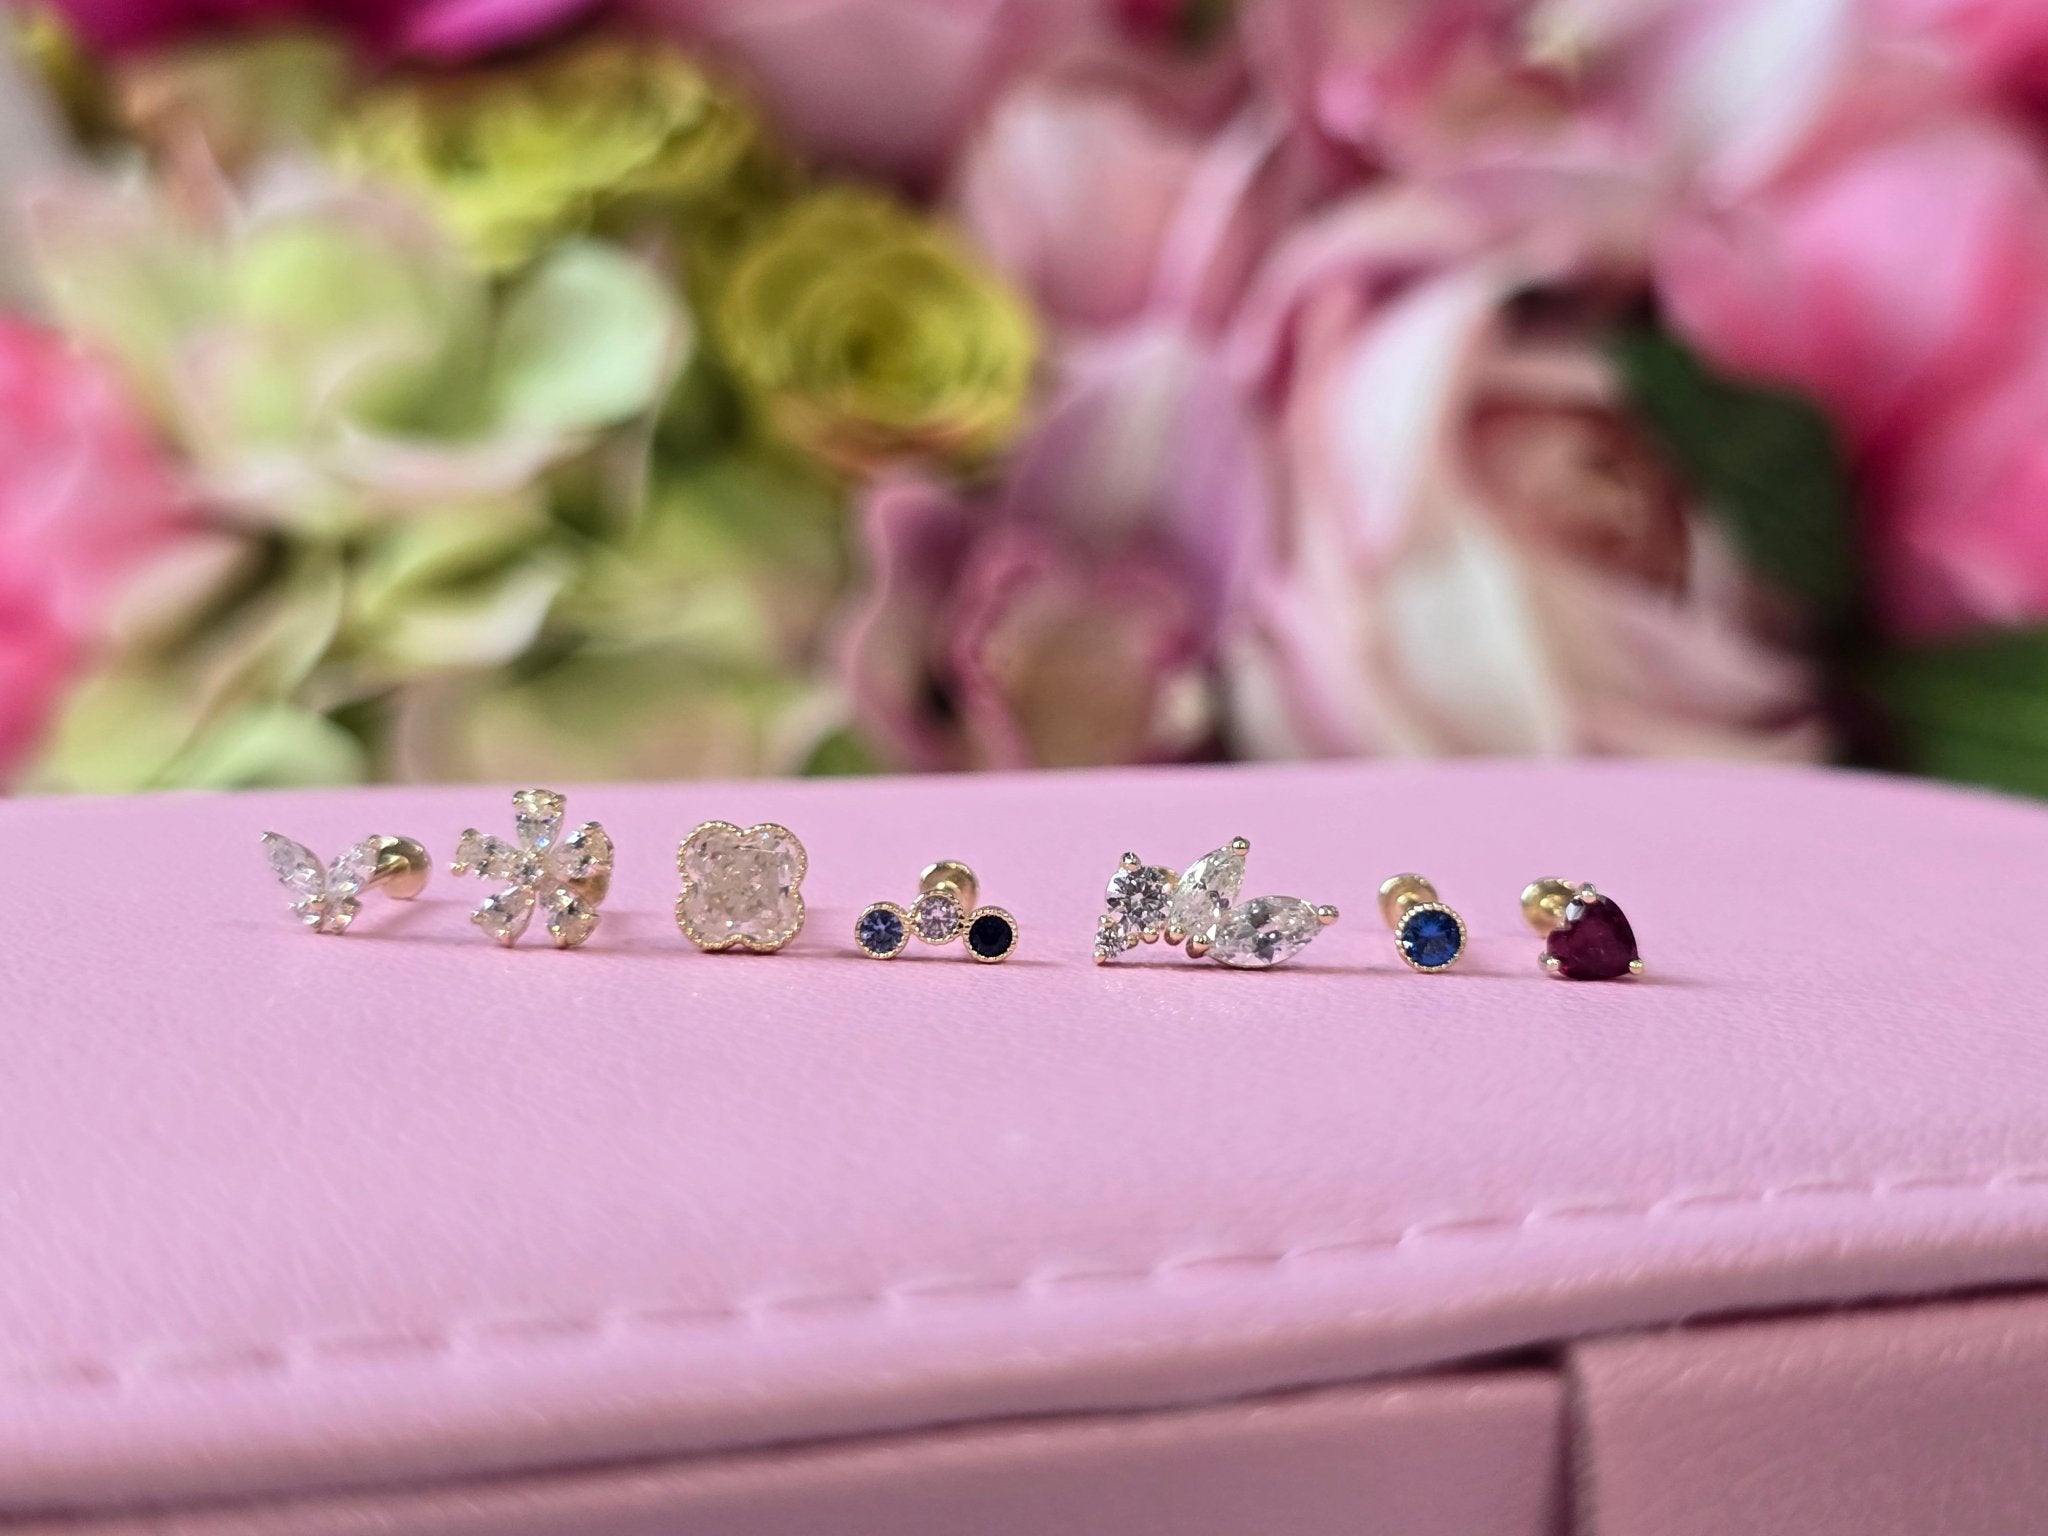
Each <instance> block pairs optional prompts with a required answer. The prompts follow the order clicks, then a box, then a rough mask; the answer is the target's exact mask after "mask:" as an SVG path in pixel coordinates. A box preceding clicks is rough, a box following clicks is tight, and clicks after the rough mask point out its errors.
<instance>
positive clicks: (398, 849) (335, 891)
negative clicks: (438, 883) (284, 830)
mask: <svg viewBox="0 0 2048 1536" xmlns="http://www.w3.org/2000/svg"><path fill="white" fill-rule="evenodd" d="M263 851H264V853H265V854H266V855H267V856H268V858H269V860H270V872H271V873H272V874H273V875H275V876H277V883H278V884H279V885H281V886H283V887H284V888H285V890H286V891H287V892H288V893H289V894H290V895H291V898H292V914H293V915H294V916H295V917H297V918H298V920H299V921H300V922H302V923H304V924H305V925H306V926H307V927H308V928H310V929H312V930H313V931H314V932H315V933H337V934H339V933H347V932H348V929H349V924H351V923H353V922H354V921H355V920H356V914H357V913H358V912H360V911H362V909H363V904H362V899H361V898H362V895H363V893H364V892H366V891H382V892H384V894H385V895H387V896H389V897H391V898H392V899H393V900H395V901H410V900H412V899H413V897H415V896H417V895H419V893H420V892H421V891H422V890H424V889H426V884H427V874H428V872H429V870H430V869H431V868H432V866H431V864H430V863H429V861H428V859H427V850H426V849H424V848H422V847H421V846H420V845H419V844H418V843H416V842H414V841H413V840H412V839H411V838H409V837H366V838H364V839H363V840H362V841H361V842H359V843H357V844H356V845H355V846H354V847H352V848H349V849H347V850H345V851H344V852H343V853H341V854H340V855H339V856H338V857H337V858H336V859H335V860H334V861H333V862H332V863H331V864H322V863H321V862H320V860H319V859H317V858H316V857H314V855H313V852H312V850H311V849H309V848H307V847H306V846H304V845H303V844H301V843H295V842H293V841H292V840H291V839H290V838H288V837H284V836H282V835H280V834H279V833H276V832H266V833H264V834H263Z"/></svg>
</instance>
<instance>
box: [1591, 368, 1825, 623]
mask: <svg viewBox="0 0 2048 1536" xmlns="http://www.w3.org/2000/svg"><path fill="white" fill-rule="evenodd" d="M1615 355H1616V360H1617V361H1618V362H1619V364H1620V366H1621V369H1622V375H1623V378H1624V380H1625V381H1626V384H1627V387H1628V392H1629V396H1630V398H1631V401H1632V403H1633V404H1634V406H1635V410H1636V413H1637V415H1638V416H1639V417H1640V418H1641V420H1642V421H1643V422H1644V423H1645V424H1646V425H1647V426H1648V427H1649V429H1650V431H1651V432H1652V434H1654V435H1655V437H1656V438H1657V440H1658V442H1659V444H1660V446H1662V448H1663V449H1664V451H1665V453H1666V454H1667V455H1668V456H1669V457H1670V459H1671V461H1672V463H1673V464H1674V465H1676V466H1677V468H1678V469H1679V470H1680V471H1681V472H1682V473H1683V474H1684V475H1685V476H1686V478H1687V479H1689V480H1690V481H1691V482H1692V484H1693V485H1694V486H1695V487H1696V488H1697V489H1698V490H1699V491H1700V492H1701V493H1702V494H1703V495H1704V496H1705V497H1706V498H1707V501H1708V503H1709V504H1710V505H1711V506H1712V507H1713V509H1714V511H1715V513H1716V514H1717V515H1718V516H1719V517H1720V518H1721V519H1722V521H1723V522H1724V523H1725V524H1726V525H1727V528H1728V531H1729V534H1730V535H1731V536H1732V537H1733V538H1734V540H1735V543H1736V547H1737V548H1738V549H1740V550H1741V551H1742V553H1743V555H1744V556H1745V557H1746V558H1747V559H1748V560H1749V561H1750V563H1751V564H1752V565H1754V566H1755V567H1756V568H1757V570H1759V571H1761V572H1762V573H1763V574H1764V576H1765V577H1766V578H1767V579H1768V580H1770V581H1772V582H1774V583H1775V584H1776V585H1778V586H1779V587H1781V588H1783V589H1784V590H1785V591H1786V592H1788V593H1789V594H1790V595H1792V596H1793V597H1796V598H1798V599H1800V600H1801V601H1802V602H1804V603H1805V604H1806V605H1807V607H1808V609H1809V610H1810V611H1811V612H1812V613H1813V614H1814V615H1815V617H1816V618H1818V619H1819V620H1820V621H1821V622H1822V623H1823V624H1825V625H1827V626H1829V627H1831V628H1835V629H1840V628H1841V627H1844V626H1846V625H1847V624H1848V623H1849V622H1850V621H1851V620H1853V618H1854V617H1855V610H1856V604H1857V595H1858V592H1859V590H1860V587H1861V573H1860V571H1859V569H1858V565H1859V562H1858V560H1857V555H1856V539H1855V529H1854V526H1853V523H1852V520H1851V505H1850V492H1849V476H1848V472H1847V470H1846V468H1845V467H1844V464H1843V460H1842V453H1841V449H1840V446H1839V444H1838V443H1837V441H1836V439H1835V434H1834V429H1833V427H1832V426H1831V424H1830V423H1829V422H1828V419H1827V417H1826V416H1824V415H1823V414H1822V413H1821V411H1820V410H1819V409H1818V408H1817V407H1815V406H1814V405H1813V404H1812V403H1811V402H1809V401H1807V400H1805V399H1804V398H1802V397H1801V396H1798V395H1795V394H1792V393H1791V392H1789V391H1786V390H1780V389H1774V388H1771V387H1769V386H1766V385H1760V384H1751V383H1744V382H1738V381H1736V380H1733V379H1729V378H1724V377H1722V376H1720V375H1718V374H1715V373H1713V372H1711V371H1710V370H1709V369H1707V368H1706V367H1705V366H1704V365H1703V364H1702V363H1701V362H1700V360H1699V359H1698V358H1697V357H1696V356H1695V355H1694V354H1693V353H1692V352H1691V351H1689V350H1688V349H1687V348H1686V347H1685V346H1684V345H1683V344H1682V343H1680V342H1678V341H1677V340H1675V339H1674V338H1672V337H1671V336H1669V335H1667V334H1665V333H1664V332H1662V331H1653V330H1636V331H1628V332H1624V333H1623V334H1622V335H1621V336H1620V337H1619V338H1617V340H1616V343H1615Z"/></svg>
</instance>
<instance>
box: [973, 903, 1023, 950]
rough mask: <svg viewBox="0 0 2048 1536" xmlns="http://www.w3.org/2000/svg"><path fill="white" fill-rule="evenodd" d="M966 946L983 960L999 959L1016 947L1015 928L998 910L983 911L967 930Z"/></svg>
mask: <svg viewBox="0 0 2048 1536" xmlns="http://www.w3.org/2000/svg"><path fill="white" fill-rule="evenodd" d="M967 947H968V948H969V949H971V950H973V951H974V952H975V953H976V954H977V955H979V956H981V958H982V959H984V960H1000V959H1002V958H1003V956H1005V955H1007V954H1008V953H1009V952H1010V951H1011V950H1012V949H1015V948H1016V947H1017V930H1016V929H1014V928H1012V927H1011V926H1010V920H1009V919H1008V918H1007V917H1004V916H1003V915H1002V914H1001V913H998V912H983V913H981V914H980V915H979V916H978V917H976V918H975V919H974V922H973V923H972V924H971V925H970V926H969V927H968V930H967Z"/></svg>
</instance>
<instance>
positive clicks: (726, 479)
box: [0, 0, 2048, 793]
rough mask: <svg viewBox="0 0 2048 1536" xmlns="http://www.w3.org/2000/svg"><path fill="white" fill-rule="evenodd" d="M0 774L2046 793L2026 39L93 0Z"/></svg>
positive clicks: (417, 1) (1395, 1) (3, 225)
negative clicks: (1127, 767) (1530, 780)
mask: <svg viewBox="0 0 2048 1536" xmlns="http://www.w3.org/2000/svg"><path fill="white" fill-rule="evenodd" d="M0 17H4V18H5V26H6V31H5V37H4V43H5V46H4V47H0V311H4V313H0V780H4V782H6V783H7V784H9V785H11V786H12V787H14V788H17V789H22V790H31V791H34V790H65V791H124V790H138V789H147V788H158V787H169V786H187V785H197V786H243V785H279V784H328V783H350V782H357V781H363V780H374V779H475V778H491V779H498V780H520V781H528V780H531V781H554V780H575V779H595V778H631V777H644V778H670V777H686V776H700V775H713V774H717V775H743V774H779V773H798V772H805V773H847V772H864V771H876V770H889V769H910V770H927V769H955V768H999V767H1029V766H1066V765H1077V764H1095V763H1137V762H1171V761H1183V760H1200V759H1213V758H1289V757H1312V756H1344V755H1363V756H1383V755H1410V756H1412V755H1432V754H1443V755H1449V754H1470V753H1514V754H1538V755H1556V754H1637V755H1675V756H1689V757H1715V758H1748V759H1775V760H1830V759H1833V760H1848V761H1858V762H1865V763H1871V764H1876V765H1880V766H1886V767H1897V768H1905V769H1910V770H1915V771H1923V772H1931V773H1936V774H1941V775H1944V776H1948V777H1954V778H1960V779H1968V780H1975V781H1980V782H1986V783H1992V784H1997V785H2002V786H2005V787H2010V788H2016V789H2021V790H2025V791H2032V792H2039V793H2048V6H2043V5H2042V4H2040V3H2038V0H1863V3H1857V0H1238V3H1237V4H1235V5H1232V4H1229V3H1227V0H618V3H602V0H370V3H359V4H347V5H344V4H341V3H338V0H337V3H324V4H323V3H320V0H128V3H123V0H64V3H59V4H49V5H40V6H28V7H17V8H15V9H13V10H12V11H8V12H0Z"/></svg>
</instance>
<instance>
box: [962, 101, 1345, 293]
mask: <svg viewBox="0 0 2048 1536" xmlns="http://www.w3.org/2000/svg"><path fill="white" fill-rule="evenodd" d="M1233 105H1234V104H1233V103H1232V102H1231V101H1230V100H1228V99H1227V98H1224V99H1217V98H1216V97H1214V96H1213V95H1208V94H1203V93H1198V94H1197V96H1196V98H1195V99H1192V100H1190V99H1188V98H1185V97H1180V96H1176V95H1174V94H1173V93H1170V92H1167V91H1163V90H1148V89H1145V88H1143V87H1142V86H1140V85H1137V84H1134V83H1133V82H1131V81H1129V80H1125V81H1123V82H1121V83H1120V84H1119V83H1117V82H1113V81H1111V80H1108V79H1105V78H1103V77H1101V76H1099V75H1089V76H1086V77H1080V78H1059V77H1052V78H1046V79H1040V80H1033V81H1028V82H1025V83H1023V84H1020V85H1018V86H1017V87H1015V88H1014V89H1013V90H1011V91H1010V92H1009V93H1008V94H1007V95H1006V96H1005V97H1003V98H1002V99H1001V100H1000V101H998V102H997V103H996V105H995V107H994V109H993V110H992V111H991V113H990V115H989V118H988V121H987V122H986V123H985V124H984V126H983V127H982V129H981V131H980V132H979V133H978V134H976V135H975V137H974V138H973V139H972V140H971V141H970V142H969V144H968V147H967V149H966V152H965V154H964V155H963V156H962V159H961V164H960V167H959V171H958V176H957V181H956V186H955V191H954V197H953V201H954V204H955V206H956V208H957V210H958V213H959V217H960V219H961V222H962V223H963V224H965V225H966V227H967V230H968V233H970V234H971V235H973V236H974V238H975V241H976V243H977V244H978V245H979V246H980V247H981V249H982V250H984V251H985V252H986V253H987V254H988V255H989V257H990V258H991V259H992V260H993V261H994V262H995V263H996V265H997V266H999V267H1000V268H1002V270H1003V271H1004V272H1005V273H1006V274H1007V275H1008V276H1009V277H1010V278H1011V279H1012V280H1014V281H1015V282H1016V283H1017V284H1018V285H1019V286H1020V287H1022V288H1024V289H1025V290H1027V291H1028V292H1029V293H1030V294H1031V295H1032V297H1033V298H1034V299H1036V300H1037V301H1038V304H1039V307H1040V308H1041V310H1043V311H1044V312H1045V313H1046V314H1047V315H1049V316H1050V317H1051V318H1052V319H1053V320H1054V321H1055V322H1057V323H1059V324H1063V325H1068V326H1077V327H1084V328H1090V329H1095V328H1103V327H1113V326H1119V325H1123V324H1126V323H1129V322H1132V321H1135V320H1137V319H1139V318H1140V317H1141V316H1144V317H1148V318H1149V319H1152V320H1158V321H1173V322H1177V323H1181V324H1185V325H1189V326H1193V327H1196V328H1198V329H1204V330H1213V329H1214V328H1216V327H1217V326H1220V325H1221V324H1222V323H1224V321H1225V320H1226V319H1227V317H1228V315H1229V313H1230V312H1231V310H1232V309H1233V308H1234V307H1235V305H1236V302H1237V300H1238V298H1239V297H1240V296H1241V294H1242V292H1243V290H1244V287H1245V285H1246V284H1247V282H1248V281H1249V280H1250V276H1251V273H1252V272H1253V270H1254V269H1255V268H1256V266H1257V264H1258V262H1259V260H1260V259H1261V258H1262V257H1263V256H1264V255H1265V253H1266V251H1267V250H1268V249H1269V248H1270V246H1271V245H1272V243H1273V242H1274V240H1275V239H1277V238H1278V236H1279V233H1280V232H1281V231H1282V230H1283V229H1284V228H1285V227H1286V226H1287V224H1288V223H1290V222H1291V221H1292V220H1294V219H1296V218H1298V217H1300V215H1301V214H1302V212H1303V211H1304V210H1305V209H1306V208H1308V207H1309V206H1311V205H1312V204H1313V202H1315V201H1316V200H1317V199H1318V198H1320V197H1322V196H1324V195H1326V194H1327V193H1328V191H1329V190H1330V186H1331V178H1330V175H1329V168H1328V166H1327V165H1326V164H1325V163H1323V162H1322V161H1320V160H1319V159H1318V158H1317V157H1315V156H1313V155H1309V154H1305V153H1303V146H1302V145H1301V144H1300V143H1299V142H1296V141H1292V140H1290V139H1289V138H1288V136H1287V135H1286V133H1285V132H1284V125H1283V124H1281V123H1280V122H1279V121H1278V120H1277V119H1276V117H1275V115H1274V114H1272V113H1271V112H1269V111H1267V110H1265V109H1264V108H1263V107H1262V106H1260V105H1258V104H1252V105H1249V106H1245V107H1242V108H1239V109H1237V110H1234V111H1233V110H1231V109H1232V107H1233Z"/></svg>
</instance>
